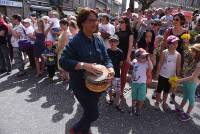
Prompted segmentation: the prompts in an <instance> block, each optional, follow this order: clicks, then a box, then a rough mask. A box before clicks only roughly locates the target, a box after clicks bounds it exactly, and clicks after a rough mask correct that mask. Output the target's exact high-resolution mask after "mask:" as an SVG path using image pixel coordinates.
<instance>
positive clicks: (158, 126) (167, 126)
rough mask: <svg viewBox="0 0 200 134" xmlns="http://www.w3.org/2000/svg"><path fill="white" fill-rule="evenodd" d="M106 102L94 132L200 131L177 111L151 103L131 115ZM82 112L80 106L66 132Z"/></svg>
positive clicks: (181, 133)
mask: <svg viewBox="0 0 200 134" xmlns="http://www.w3.org/2000/svg"><path fill="white" fill-rule="evenodd" d="M105 103H106V102H105V99H101V101H100V104H99V111H100V117H99V119H98V120H97V121H96V122H95V123H94V124H93V126H92V128H93V131H95V132H93V133H94V134H96V133H99V134H153V133H155V134H161V133H162V134H171V133H175V134H188V133H192V134H199V132H200V127H199V126H197V125H196V124H194V122H193V121H190V122H186V123H183V122H181V121H179V116H178V115H177V114H176V113H173V112H169V113H163V112H161V111H156V110H155V108H154V107H153V106H151V105H148V106H147V107H146V108H145V109H144V111H143V112H142V115H141V116H139V117H137V116H135V115H133V116H130V114H129V113H128V111H126V112H125V113H119V112H118V111H117V110H116V109H115V108H114V106H109V105H106V104H105ZM79 110H80V111H79ZM81 114H82V109H81V108H80V106H79V108H78V110H77V112H76V115H75V117H74V118H73V119H72V120H70V121H69V122H67V123H66V127H65V129H66V133H65V134H69V129H70V128H71V127H72V125H74V123H76V122H77V121H78V119H80V117H81Z"/></svg>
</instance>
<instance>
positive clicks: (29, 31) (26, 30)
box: [24, 26, 35, 44]
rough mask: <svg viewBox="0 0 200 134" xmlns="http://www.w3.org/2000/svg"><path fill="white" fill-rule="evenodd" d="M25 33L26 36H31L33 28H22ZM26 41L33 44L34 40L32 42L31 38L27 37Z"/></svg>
mask: <svg viewBox="0 0 200 134" xmlns="http://www.w3.org/2000/svg"><path fill="white" fill-rule="evenodd" d="M24 30H25V32H26V35H28V34H33V33H34V31H35V30H34V28H33V26H29V27H27V28H24ZM28 40H29V41H30V42H31V44H34V40H32V39H31V38H29V37H28Z"/></svg>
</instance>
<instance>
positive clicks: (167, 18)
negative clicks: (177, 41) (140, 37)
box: [160, 7, 173, 35]
mask: <svg viewBox="0 0 200 134" xmlns="http://www.w3.org/2000/svg"><path fill="white" fill-rule="evenodd" d="M160 20H161V22H162V25H161V28H160V34H161V35H163V34H164V32H165V31H166V30H167V29H168V28H169V27H171V26H172V22H173V16H172V15H171V8H170V7H168V8H166V9H165V15H164V16H163V17H161V19H160Z"/></svg>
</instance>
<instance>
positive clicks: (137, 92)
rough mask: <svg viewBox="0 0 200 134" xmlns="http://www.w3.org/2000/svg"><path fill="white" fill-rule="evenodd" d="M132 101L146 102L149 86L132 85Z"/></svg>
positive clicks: (143, 84) (142, 84) (144, 84)
mask: <svg viewBox="0 0 200 134" xmlns="http://www.w3.org/2000/svg"><path fill="white" fill-rule="evenodd" d="M131 88H132V99H133V100H139V101H144V100H145V99H146V91H147V85H146V83H132V84H131Z"/></svg>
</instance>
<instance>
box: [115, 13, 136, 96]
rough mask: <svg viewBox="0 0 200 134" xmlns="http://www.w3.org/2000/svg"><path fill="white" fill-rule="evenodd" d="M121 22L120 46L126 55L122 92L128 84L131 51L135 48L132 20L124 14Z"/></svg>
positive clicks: (123, 66) (122, 73)
mask: <svg viewBox="0 0 200 134" xmlns="http://www.w3.org/2000/svg"><path fill="white" fill-rule="evenodd" d="M119 23H120V26H119V27H120V29H119V32H117V33H116V34H117V35H118V37H119V48H120V49H121V50H122V51H123V53H124V55H125V57H124V60H123V65H122V68H121V94H122V95H123V90H124V87H125V84H126V75H127V73H128V70H129V67H130V64H129V63H130V61H131V52H132V49H133V33H132V31H131V27H130V21H129V19H128V18H127V17H124V16H122V18H121V20H120V21H119Z"/></svg>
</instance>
